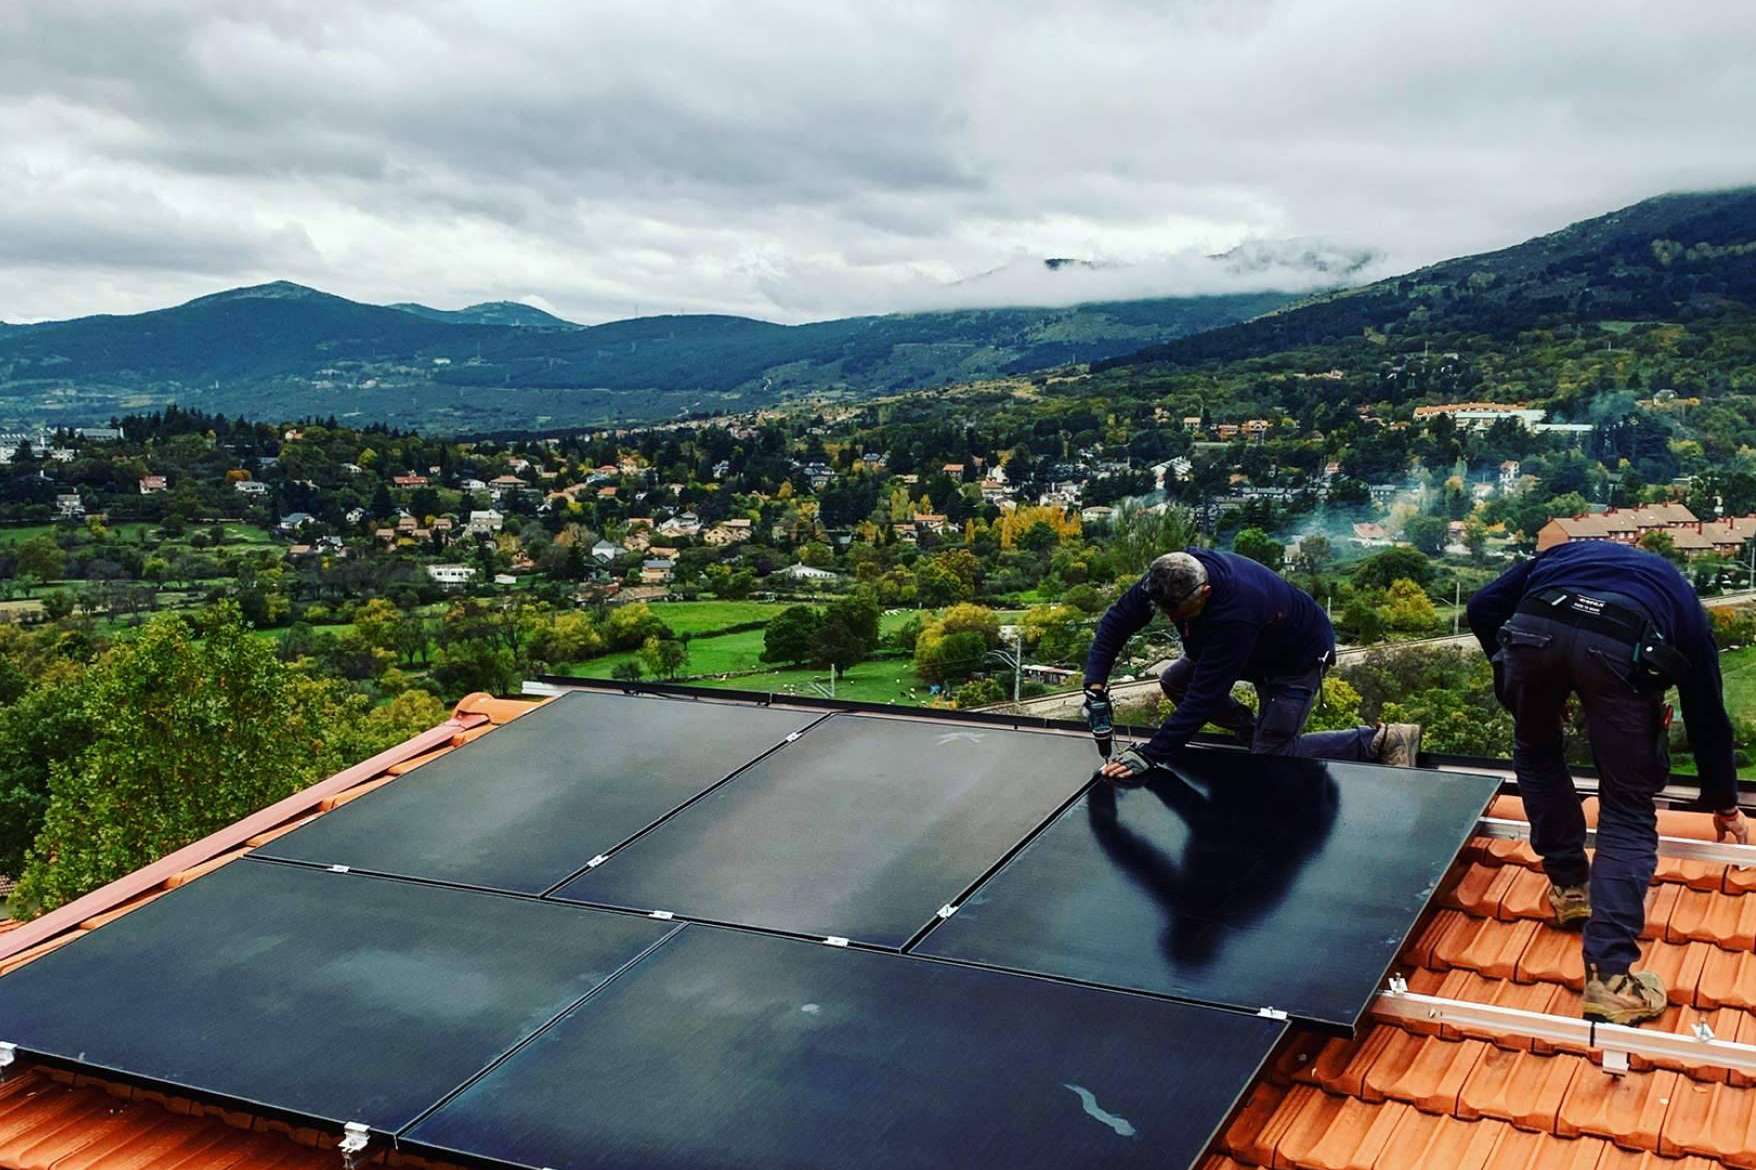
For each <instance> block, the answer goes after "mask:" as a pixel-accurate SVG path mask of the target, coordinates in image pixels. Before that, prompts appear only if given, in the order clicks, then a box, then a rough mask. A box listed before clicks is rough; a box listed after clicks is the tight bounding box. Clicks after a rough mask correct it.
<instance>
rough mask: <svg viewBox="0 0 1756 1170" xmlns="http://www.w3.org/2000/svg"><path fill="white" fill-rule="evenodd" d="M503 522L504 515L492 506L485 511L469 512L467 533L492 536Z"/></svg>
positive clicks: (504, 519) (504, 520)
mask: <svg viewBox="0 0 1756 1170" xmlns="http://www.w3.org/2000/svg"><path fill="white" fill-rule="evenodd" d="M505 522H506V517H504V516H502V515H501V514H500V513H499V512H496V511H495V510H494V509H492V508H489V509H488V510H487V511H485V512H471V513H470V514H469V525H468V528H469V534H470V535H471V536H492V535H494V533H496V532H498V531H500V527H501V525H503V524H505Z"/></svg>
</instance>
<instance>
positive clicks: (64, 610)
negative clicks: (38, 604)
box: [43, 589, 73, 622]
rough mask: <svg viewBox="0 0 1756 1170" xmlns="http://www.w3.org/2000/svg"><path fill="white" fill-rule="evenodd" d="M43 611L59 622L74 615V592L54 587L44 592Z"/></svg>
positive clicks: (50, 618) (53, 620)
mask: <svg viewBox="0 0 1756 1170" xmlns="http://www.w3.org/2000/svg"><path fill="white" fill-rule="evenodd" d="M43 613H44V614H46V615H47V616H48V618H49V620H50V621H52V622H58V621H60V620H62V619H63V618H68V617H72V616H73V594H72V593H70V592H68V591H67V590H65V589H52V590H50V591H49V592H48V593H45V594H43Z"/></svg>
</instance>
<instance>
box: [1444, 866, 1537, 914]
mask: <svg viewBox="0 0 1756 1170" xmlns="http://www.w3.org/2000/svg"><path fill="white" fill-rule="evenodd" d="M1520 872H1521V871H1519V870H1518V869H1517V868H1516V867H1513V866H1506V865H1500V866H1494V865H1485V864H1482V863H1481V862H1476V863H1474V864H1472V865H1470V866H1468V867H1466V868H1465V869H1464V871H1463V873H1462V875H1461V876H1460V878H1459V880H1458V881H1457V882H1456V883H1455V884H1454V885H1452V886H1451V887H1450V888H1449V889H1447V890H1446V891H1445V893H1444V895H1443V896H1442V897H1441V898H1440V899H1439V904H1440V905H1441V906H1449V907H1450V908H1452V909H1454V910H1462V911H1463V912H1465V913H1466V914H1472V915H1475V916H1476V917H1478V918H1493V917H1494V916H1495V915H1496V914H1497V913H1498V912H1499V909H1500V900H1501V899H1502V898H1504V897H1505V896H1506V891H1507V889H1508V888H1509V887H1510V886H1511V885H1512V883H1513V881H1514V880H1515V879H1516V877H1517V876H1518V874H1519V873H1520ZM1544 888H1545V889H1546V888H1547V886H1545V887H1544Z"/></svg>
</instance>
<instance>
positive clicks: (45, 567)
mask: <svg viewBox="0 0 1756 1170" xmlns="http://www.w3.org/2000/svg"><path fill="white" fill-rule="evenodd" d="M66 569H67V554H66V553H64V552H62V551H61V546H60V545H58V544H56V543H55V541H54V540H53V539H52V538H50V537H48V536H33V537H31V538H30V539H29V540H27V541H25V542H24V543H23V544H22V545H20V546H19V548H18V562H17V568H16V569H15V570H14V572H16V573H17V575H18V576H19V577H20V578H22V579H23V580H24V581H25V582H26V584H25V596H27V597H28V596H29V595H30V582H32V581H58V580H60V578H61V574H62V573H63V572H65V571H66Z"/></svg>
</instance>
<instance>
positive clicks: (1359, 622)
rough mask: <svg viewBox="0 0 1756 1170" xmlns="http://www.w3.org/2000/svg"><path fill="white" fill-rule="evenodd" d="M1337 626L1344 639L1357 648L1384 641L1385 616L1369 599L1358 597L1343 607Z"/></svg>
mask: <svg viewBox="0 0 1756 1170" xmlns="http://www.w3.org/2000/svg"><path fill="white" fill-rule="evenodd" d="M1335 624H1336V626H1337V627H1338V628H1339V630H1340V633H1341V635H1342V637H1344V638H1346V639H1347V640H1348V641H1349V642H1352V643H1353V644H1354V645H1356V646H1364V645H1367V644H1368V643H1371V642H1381V641H1383V640H1384V616H1383V615H1382V614H1380V613H1379V612H1378V609H1377V607H1376V606H1374V605H1373V604H1372V602H1371V600H1370V599H1369V598H1367V597H1363V596H1359V595H1356V596H1355V597H1354V598H1353V599H1352V600H1351V601H1349V602H1348V603H1347V605H1345V606H1343V607H1342V611H1341V617H1340V618H1339V619H1338V620H1337V621H1336V623H1335Z"/></svg>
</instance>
